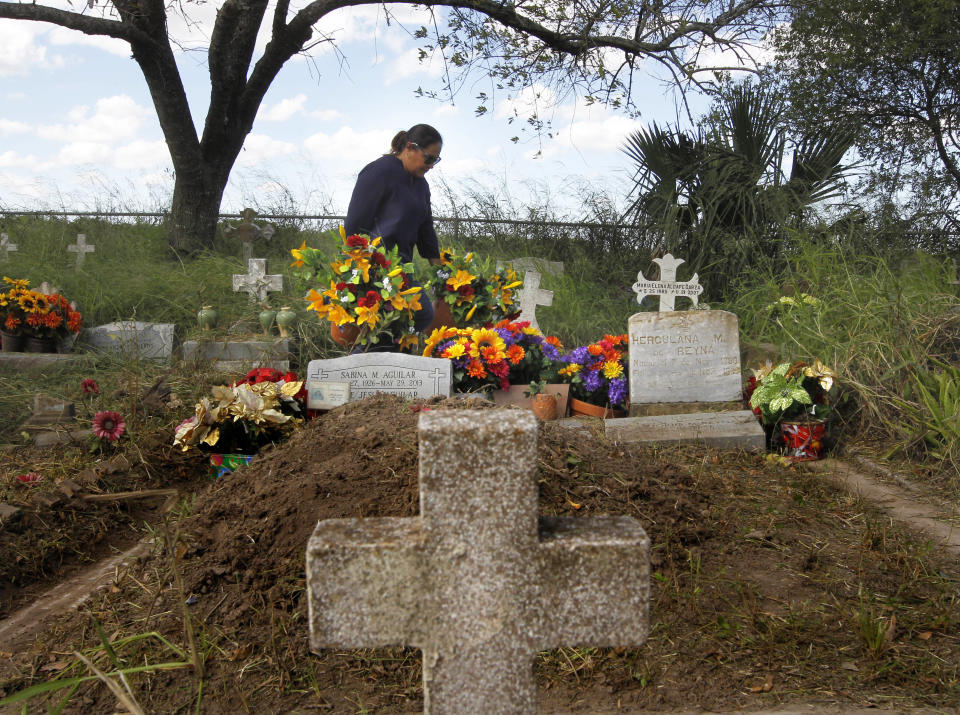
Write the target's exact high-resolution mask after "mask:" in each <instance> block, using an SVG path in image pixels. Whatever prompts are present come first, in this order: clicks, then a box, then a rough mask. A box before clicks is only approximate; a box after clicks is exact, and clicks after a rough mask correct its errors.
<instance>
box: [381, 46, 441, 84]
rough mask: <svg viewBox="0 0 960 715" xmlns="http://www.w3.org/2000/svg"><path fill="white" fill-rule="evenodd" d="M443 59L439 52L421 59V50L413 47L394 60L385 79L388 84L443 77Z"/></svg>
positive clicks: (389, 65)
mask: <svg viewBox="0 0 960 715" xmlns="http://www.w3.org/2000/svg"><path fill="white" fill-rule="evenodd" d="M443 71H444V67H443V58H442V57H441V56H440V53H439V52H434V53H433V54H432V55H428V56H427V57H425V58H424V59H423V60H421V59H420V49H419V48H417V47H411V48H410V49H407V50H404V51H403V52H401V53H400V54H398V55H397V56H396V57H395V58H392V59H391V60H390V61H389V64H387V69H386V73H385V78H386V81H387V82H397V81H399V80H401V79H406V78H407V77H415V76H424V77H430V78H435V77H442V76H443Z"/></svg>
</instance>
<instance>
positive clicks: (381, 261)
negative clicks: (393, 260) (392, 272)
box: [371, 251, 390, 268]
mask: <svg viewBox="0 0 960 715" xmlns="http://www.w3.org/2000/svg"><path fill="white" fill-rule="evenodd" d="M371 258H372V259H373V262H374V263H376V264H377V265H378V266H380V267H381V268H389V267H390V261H388V260H387V257H386V256H385V255H383V254H382V253H380V251H375V252H374V254H373V255H372V256H371Z"/></svg>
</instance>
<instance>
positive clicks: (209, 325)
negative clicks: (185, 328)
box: [197, 305, 220, 330]
mask: <svg viewBox="0 0 960 715" xmlns="http://www.w3.org/2000/svg"><path fill="white" fill-rule="evenodd" d="M219 317H220V316H219V314H218V313H217V311H216V310H215V309H214V308H213V306H210V305H205V306H203V307H202V308H201V309H200V311H199V312H198V313H197V322H198V323H200V327H201V328H202V329H203V330H212V329H213V328H215V327H217V318H219Z"/></svg>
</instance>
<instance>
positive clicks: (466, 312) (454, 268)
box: [426, 248, 523, 327]
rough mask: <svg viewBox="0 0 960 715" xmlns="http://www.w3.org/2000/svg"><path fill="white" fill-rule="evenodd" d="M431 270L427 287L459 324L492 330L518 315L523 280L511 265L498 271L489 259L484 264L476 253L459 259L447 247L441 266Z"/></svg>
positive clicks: (431, 267)
mask: <svg viewBox="0 0 960 715" xmlns="http://www.w3.org/2000/svg"><path fill="white" fill-rule="evenodd" d="M428 271H429V278H428V279H427V281H426V285H427V288H428V289H429V290H430V291H431V293H432V294H433V296H434V298H435V299H436V300H437V301H443V302H444V303H446V304H447V305H449V306H450V312H451V313H452V314H453V319H454V322H456V323H457V325H464V326H467V325H471V326H473V325H477V326H484V327H489V326H491V325H492V324H493V323H495V322H497V321H500V320H504V319H507V318H513V317H516V316H517V315H519V309H518V308H517V306H516V304H515V302H514V301H515V298H516V292H517V290H519V289H520V288H521V287H522V286H523V281H522V280H520V279H519V277H518V275H517V272H516V271H515V270H514V269H513V268H512V267H510V266H507V267H505V268H502V269H500V270H496V267H495V266H494V265H493V264H492V263H491V261H490V260H489V259H484V260H482V261H481V260H479V259H478V258H477V256H476V255H475V254H474V253H473V252H470V253H467V254H466V255H463V256H460V255H458V254H457V252H456V251H454V250H453V249H450V248H445V249H443V250H442V251H441V252H440V265H437V266H430V267H429V268H428Z"/></svg>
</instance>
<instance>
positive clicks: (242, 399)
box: [173, 368, 305, 454]
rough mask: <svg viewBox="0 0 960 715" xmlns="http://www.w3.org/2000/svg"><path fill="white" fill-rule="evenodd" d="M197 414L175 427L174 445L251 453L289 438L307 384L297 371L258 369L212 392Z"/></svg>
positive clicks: (198, 406)
mask: <svg viewBox="0 0 960 715" xmlns="http://www.w3.org/2000/svg"><path fill="white" fill-rule="evenodd" d="M211 392H212V394H213V400H211V399H209V398H207V397H204V398H201V400H200V401H199V402H198V403H197V404H196V407H195V408H194V415H193V417H190V418H188V419H186V420H184V421H183V422H181V423H180V425H179V426H178V427H177V429H176V433H175V435H174V440H173V444H174V445H175V446H178V447H180V448H182V449H183V451H187V450H189V449H190V448H191V447H196V448H197V449H199V450H201V451H204V452H222V453H240V454H253V453H255V452H256V451H257V450H259V449H260V448H261V447H263V446H264V445H266V444H269V443H270V442H277V441H279V440H281V439H283V438H285V437H287V436H289V434H290V433H291V432H292V431H293V430H294V429H295V427H296V426H297V425H298V424H300V423H301V422H302V420H303V417H304V414H305V409H304V403H303V400H302V398H301V397H298V396H301V395H303V381H302V380H297V379H296V374H295V373H287V374H283V373H281V372H279V371H278V370H270V368H260V369H258V370H252V371H251V372H250V373H248V374H247V376H246V377H245V378H244V379H243V380H240V381H239V382H236V383H234V384H233V385H231V386H229V387H228V386H225V385H222V386H219V385H218V386H214V387H212V388H211Z"/></svg>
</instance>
